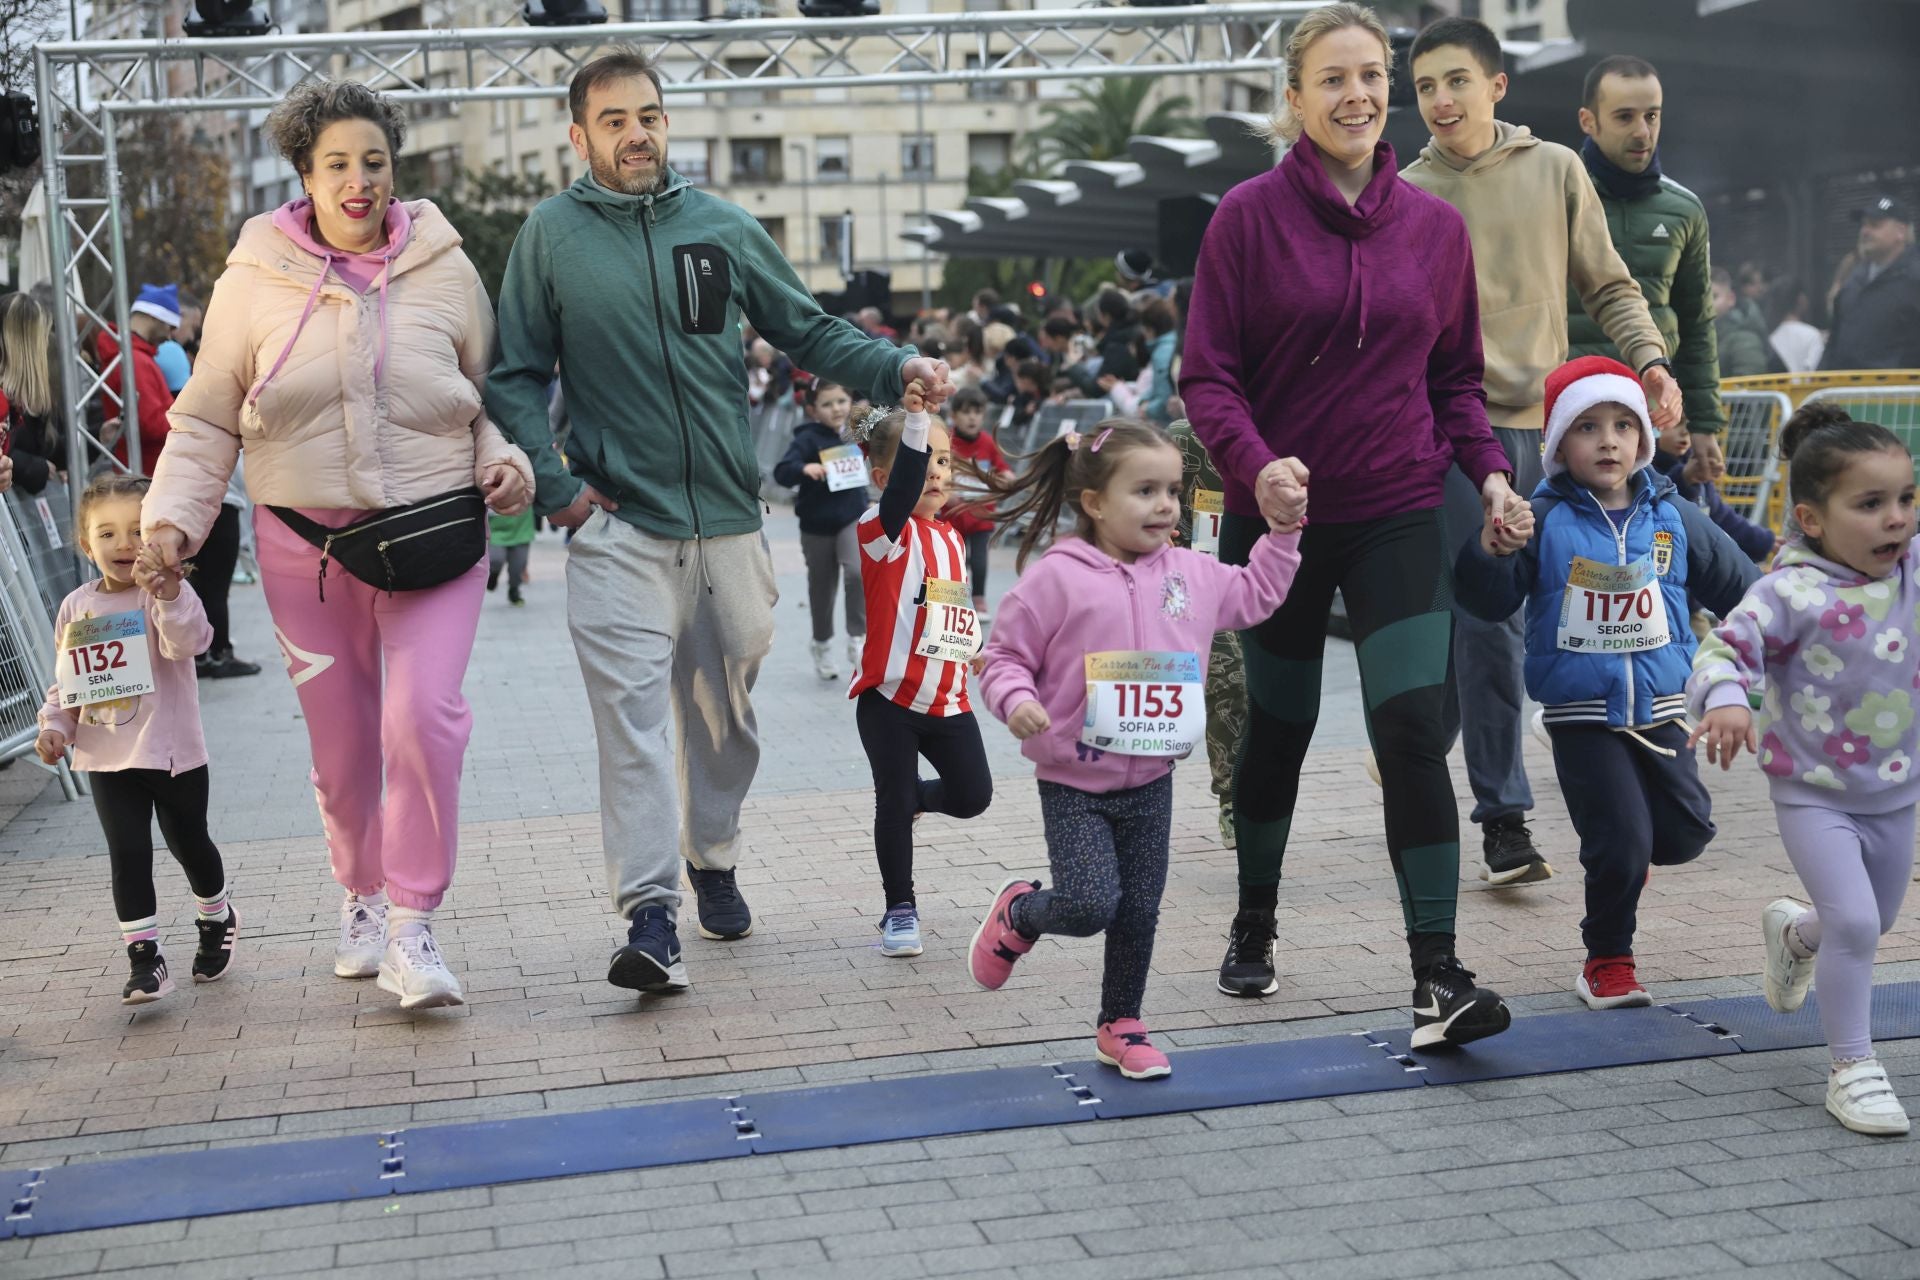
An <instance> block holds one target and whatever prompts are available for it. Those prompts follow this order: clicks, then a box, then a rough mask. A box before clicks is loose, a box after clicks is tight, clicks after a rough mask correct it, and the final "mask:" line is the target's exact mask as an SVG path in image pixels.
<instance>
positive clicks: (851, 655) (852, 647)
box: [847, 636, 867, 671]
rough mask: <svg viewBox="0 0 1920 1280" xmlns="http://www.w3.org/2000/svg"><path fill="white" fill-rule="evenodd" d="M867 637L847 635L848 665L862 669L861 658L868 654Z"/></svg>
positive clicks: (856, 669) (855, 668)
mask: <svg viewBox="0 0 1920 1280" xmlns="http://www.w3.org/2000/svg"><path fill="white" fill-rule="evenodd" d="M866 651H867V638H866V637H865V636H848V637H847V665H848V666H850V667H852V668H853V669H854V670H855V671H858V670H859V669H860V659H861V658H862V657H864V656H865V655H866Z"/></svg>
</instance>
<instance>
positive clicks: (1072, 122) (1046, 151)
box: [1027, 76, 1200, 171]
mask: <svg viewBox="0 0 1920 1280" xmlns="http://www.w3.org/2000/svg"><path fill="white" fill-rule="evenodd" d="M1153 84H1154V81H1153V79H1152V78H1151V77H1148V76H1138V77H1127V78H1124V79H1123V78H1112V79H1105V80H1099V81H1096V82H1095V84H1094V86H1093V87H1092V88H1088V87H1087V86H1085V85H1080V86H1077V87H1076V88H1075V89H1074V91H1073V96H1074V98H1075V99H1076V102H1075V103H1073V104H1068V103H1049V104H1048V105H1047V106H1045V107H1042V108H1041V114H1042V115H1044V116H1046V117H1047V122H1046V123H1045V124H1043V125H1041V126H1040V127H1039V128H1038V129H1035V130H1034V131H1033V132H1032V133H1030V134H1028V135H1027V163H1028V164H1029V165H1030V166H1031V167H1033V168H1034V169H1036V170H1041V171H1045V170H1048V169H1051V168H1052V167H1053V165H1054V164H1056V163H1058V162H1059V161H1062V160H1121V159H1125V158H1126V154H1127V139H1128V138H1132V137H1137V136H1140V135H1143V134H1146V135H1154V136H1159V137H1175V138H1190V137H1195V136H1197V135H1198V134H1199V133H1200V121H1199V120H1198V119H1196V118H1195V117H1194V116H1193V115H1192V114H1191V113H1192V109H1193V99H1191V98H1189V97H1187V96H1185V95H1184V94H1178V95H1175V96H1173V97H1169V98H1163V99H1162V100H1161V101H1160V102H1159V103H1158V104H1156V105H1155V106H1154V108H1153V110H1151V111H1149V112H1147V114H1146V117H1145V118H1144V119H1142V118H1141V111H1142V109H1143V108H1144V107H1145V106H1146V103H1147V95H1148V94H1149V93H1151V92H1152V91H1153Z"/></svg>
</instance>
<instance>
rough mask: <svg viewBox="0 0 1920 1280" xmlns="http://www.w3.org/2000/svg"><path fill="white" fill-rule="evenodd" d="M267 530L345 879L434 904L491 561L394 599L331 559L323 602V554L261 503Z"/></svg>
mask: <svg viewBox="0 0 1920 1280" xmlns="http://www.w3.org/2000/svg"><path fill="white" fill-rule="evenodd" d="M307 514H309V515H311V516H313V517H314V518H316V519H319V520H321V522H322V523H324V524H329V525H332V524H337V523H342V521H340V520H335V519H326V518H324V516H325V513H322V512H308V513H307ZM342 514H353V515H357V514H359V513H357V512H355V513H342ZM254 532H255V535H256V537H257V539H258V542H259V558H260V577H261V585H262V586H264V587H265V588H266V593H267V607H268V609H269V610H271V611H272V614H273V629H274V634H275V635H276V636H277V637H278V638H279V641H280V652H281V655H282V656H283V657H285V659H286V661H287V674H288V675H289V676H290V677H291V678H292V680H293V686H294V689H295V690H296V691H297V692H298V694H299V697H300V709H301V711H302V712H303V713H304V714H305V715H306V720H307V737H308V740H309V741H310V742H311V743H312V745H313V787H314V791H315V792H316V793H317V795H318V797H319V801H320V820H321V822H322V823H323V824H324V825H325V827H326V832H327V850H328V852H329V854H330V855H331V856H332V859H333V878H334V879H335V880H338V881H339V882H340V883H341V884H342V885H344V886H346V887H347V888H348V889H349V890H351V891H352V892H354V893H373V892H375V891H376V890H378V889H380V888H381V887H382V886H385V888H386V890H387V896H388V898H389V899H391V900H392V901H393V903H394V904H395V905H396V906H402V907H410V908H414V909H416V910H420V911H431V910H433V909H434V908H436V907H438V906H439V905H440V899H441V898H442V897H443V896H445V894H446V892H447V886H448V885H449V884H450V883H452V881H453V862H454V855H455V852H456V846H457V844H458V840H459V820H460V766H461V762H462V760H463V758H464V757H465V755H466V750H467V738H468V735H469V734H470V733H471V732H472V729H473V712H472V710H471V709H470V708H469V707H468V706H467V700H466V699H465V698H464V697H462V696H461V694H460V683H461V681H462V680H463V679H464V678H465V677H466V673H467V660H468V659H469V658H470V657H472V655H473V638H474V633H475V631H476V630H478V628H479V625H480V602H481V600H482V599H483V598H484V596H485V593H486V576H487V562H486V561H485V560H481V561H480V562H479V563H477V564H475V565H474V566H473V568H472V569H471V570H470V571H469V572H467V573H465V574H463V575H461V576H460V577H458V578H455V579H454V580H453V581H452V582H449V583H446V584H444V585H443V586H438V587H432V588H429V589H428V590H425V591H402V592H396V593H395V594H393V595H391V596H389V595H387V594H386V593H385V592H381V591H376V590H375V589H374V588H372V587H370V586H368V585H367V584H366V583H364V582H361V581H360V580H359V579H357V578H354V577H352V576H350V575H349V574H348V573H347V572H346V571H345V570H344V569H342V568H341V567H340V566H339V564H338V563H337V562H330V563H329V564H328V565H327V598H326V601H325V603H322V602H321V600H320V591H319V583H320V573H319V571H320V552H319V549H318V548H316V547H313V546H311V545H309V544H308V543H307V542H306V541H305V540H303V539H302V538H301V537H300V536H299V535H298V534H296V533H295V532H293V530H291V529H289V528H287V526H286V525H284V524H282V523H281V522H280V519H279V517H277V516H275V515H274V514H273V513H272V512H270V511H267V510H265V509H263V508H256V509H255V510H254ZM383 667H384V669H385V683H384V689H383V687H382V668H383ZM383 774H384V778H383ZM383 781H384V784H385V791H386V795H385V800H384V802H383V801H382V797H381V788H382V783H383Z"/></svg>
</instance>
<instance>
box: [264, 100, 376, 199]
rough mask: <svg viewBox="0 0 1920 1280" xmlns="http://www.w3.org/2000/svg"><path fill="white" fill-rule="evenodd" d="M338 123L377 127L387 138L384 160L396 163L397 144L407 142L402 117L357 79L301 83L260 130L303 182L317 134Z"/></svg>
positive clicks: (316, 143)
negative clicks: (262, 129) (367, 123)
mask: <svg viewBox="0 0 1920 1280" xmlns="http://www.w3.org/2000/svg"><path fill="white" fill-rule="evenodd" d="M342 120H366V121H368V122H370V123H372V124H376V125H378V126H380V131H381V132H382V133H384V134H386V135H387V153H388V155H389V156H390V157H392V158H393V159H396V160H397V159H398V158H399V156H400V144H401V143H402V142H404V141H406V137H407V118H406V115H405V114H404V113H403V112H402V111H401V110H400V108H399V107H397V106H395V105H394V104H393V103H392V102H390V101H388V100H387V99H386V98H384V97H382V96H381V95H380V94H378V93H375V92H374V91H373V90H372V89H369V88H367V86H365V85H363V84H361V83H360V82H359V81H357V80H303V81H301V82H300V83H299V84H297V85H295V86H294V87H293V88H291V89H289V90H287V96H286V97H284V98H282V99H281V100H280V105H279V106H277V107H275V108H274V109H273V111H272V112H271V113H269V114H268V116H267V121H266V124H265V125H263V126H262V127H263V128H264V129H265V130H266V133H267V139H268V141H270V142H271V143H272V144H273V149H274V150H275V151H278V152H279V153H280V154H281V155H282V156H284V157H285V158H286V160H287V162H288V163H289V164H291V165H292V166H293V169H294V172H295V173H298V174H299V175H300V176H301V177H303V178H304V177H305V176H307V175H308V174H310V173H312V172H313V149H314V147H315V146H317V145H318V144H319V142H320V135H321V134H322V133H324V132H325V131H326V128H327V126H328V125H330V124H338V123H339V122H340V121H342Z"/></svg>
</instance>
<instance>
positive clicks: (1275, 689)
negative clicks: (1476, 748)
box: [1220, 510, 1460, 970]
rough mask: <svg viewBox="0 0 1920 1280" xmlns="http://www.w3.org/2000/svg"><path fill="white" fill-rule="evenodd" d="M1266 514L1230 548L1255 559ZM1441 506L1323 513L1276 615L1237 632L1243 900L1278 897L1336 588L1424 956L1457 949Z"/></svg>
mask: <svg viewBox="0 0 1920 1280" xmlns="http://www.w3.org/2000/svg"><path fill="white" fill-rule="evenodd" d="M1265 532H1266V524H1265V523H1264V522H1263V521H1261V520H1258V519H1253V518H1250V517H1246V516H1234V515H1229V516H1227V517H1226V518H1225V520H1224V521H1223V522H1222V524H1221V529H1220V559H1221V560H1223V561H1225V562H1226V563H1228V564H1245V563H1246V562H1247V556H1248V553H1249V552H1251V551H1252V549H1253V544H1254V541H1255V540H1256V539H1257V538H1258V537H1259V536H1260V535H1261V534H1263V533H1265ZM1448 545H1449V543H1448V542H1447V540H1446V539H1445V538H1444V537H1443V536H1442V531H1441V524H1440V513H1439V512H1438V511H1437V510H1436V511H1413V512H1408V513H1406V514H1405V515H1397V516H1388V517H1386V518H1383V519H1380V520H1369V521H1364V522H1360V523H1354V524H1332V523H1326V524H1323V523H1318V522H1316V523H1314V524H1311V525H1309V526H1308V527H1307V530H1306V532H1305V533H1304V534H1302V535H1301V538H1300V570H1299V572H1298V573H1297V574H1296V575H1295V576H1294V579H1293V586H1292V588H1291V589H1290V590H1289V591H1288V592H1287V598H1286V601H1285V602H1284V603H1282V604H1281V606H1280V608H1279V609H1278V610H1277V611H1275V613H1274V614H1273V616H1272V617H1270V618H1268V619H1267V620H1266V621H1265V622H1263V623H1261V624H1259V625H1258V626H1256V627H1254V628H1252V629H1251V630H1248V631H1243V632H1241V633H1240V638H1241V649H1242V652H1243V654H1244V658H1245V663H1246V673H1247V701H1248V717H1247V732H1246V736H1245V738H1244V739H1242V741H1241V747H1240V762H1239V766H1238V768H1237V769H1236V771H1235V774H1234V788H1233V795H1234V830H1235V834H1236V837H1237V842H1238V845H1239V856H1240V897H1241V905H1242V906H1243V907H1255V908H1269V907H1271V906H1273V904H1274V903H1275V901H1276V898H1277V894H1278V888H1277V886H1278V884H1279V882H1280V864H1281V862H1282V860H1283V859H1284V857H1285V856H1286V851H1287V837H1288V833H1289V832H1290V830H1291V828H1292V826H1293V811H1294V806H1295V804H1296V803H1297V802H1298V800H1299V797H1300V770H1301V766H1302V765H1303V764H1304V763H1305V761H1306V757H1307V745H1308V743H1309V742H1311V741H1312V739H1313V727H1314V723H1315V721H1317V720H1318V719H1319V716H1320V667H1321V660H1322V658H1323V657H1324V655H1325V652H1326V641H1327V615H1328V612H1329V611H1330V610H1331V609H1332V607H1333V594H1334V592H1335V591H1336V590H1338V591H1339V592H1340V594H1341V597H1342V598H1343V599H1344V600H1345V601H1346V606H1347V617H1348V619H1349V621H1350V622H1351V623H1352V625H1353V641H1354V646H1355V648H1356V649H1357V650H1358V654H1359V660H1360V684H1361V689H1362V692H1363V694H1364V697H1365V701H1366V714H1367V736H1368V738H1369V740H1370V741H1371V742H1372V743H1373V750H1374V756H1375V758H1376V759H1377V760H1378V762H1379V765H1380V780H1381V784H1382V789H1383V791H1384V792H1385V800H1386V825H1387V856H1388V858H1389V859H1391V860H1392V863H1393V874H1394V879H1395V880H1396V881H1397V882H1398V883H1399V886H1400V905H1401V909H1402V912H1403V914H1404V916H1405V919H1406V926H1407V938H1408V945H1409V948H1410V949H1411V951H1412V953H1413V962H1414V968H1415V969H1416V970H1422V969H1424V968H1425V967H1426V966H1427V965H1429V964H1431V963H1432V962H1433V961H1434V960H1436V959H1438V958H1440V956H1442V955H1445V954H1448V953H1450V952H1451V951H1452V948H1453V930H1454V908H1455V904H1456V902H1457V900H1458V895H1459V877H1460V814H1459V811H1458V809H1457V808H1456V807H1455V804H1454V798H1453V779H1452V777H1451V776H1450V775H1449V773H1448V771H1447V735H1446V727H1445V724H1444V723H1443V720H1442V711H1443V709H1444V706H1445V701H1446V686H1447V656H1448V653H1449V652H1450V649H1451V643H1452V635H1453V623H1452V615H1451V614H1450V612H1449V607H1450V604H1451V600H1452V594H1453V593H1452V580H1451V578H1450V577H1449V575H1448V566H1447V564H1446V550H1447V547H1448Z"/></svg>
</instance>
